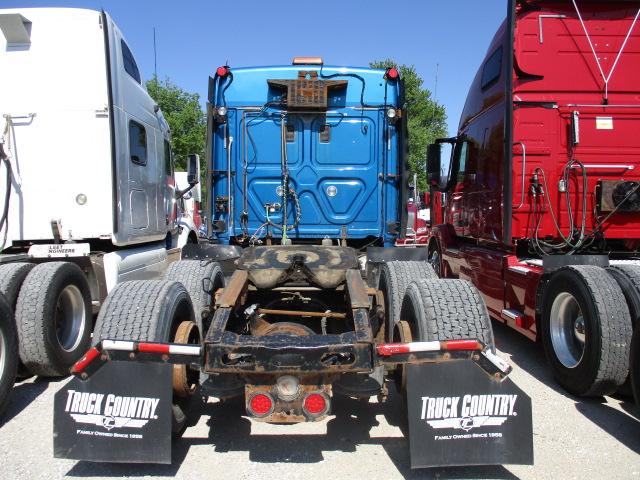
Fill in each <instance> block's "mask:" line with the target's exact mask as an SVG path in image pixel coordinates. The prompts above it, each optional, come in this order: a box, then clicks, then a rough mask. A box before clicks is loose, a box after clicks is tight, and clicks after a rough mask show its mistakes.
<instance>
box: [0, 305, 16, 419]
mask: <svg viewBox="0 0 640 480" xmlns="http://www.w3.org/2000/svg"><path fill="white" fill-rule="evenodd" d="M17 369H18V337H17V333H16V325H15V321H14V320H13V312H12V311H11V307H10V306H9V302H8V301H7V300H6V299H5V298H4V296H3V295H2V294H0V418H2V413H3V412H4V409H5V408H6V406H7V403H8V400H9V394H10V393H11V389H12V388H13V383H14V382H15V379H16V371H17Z"/></svg>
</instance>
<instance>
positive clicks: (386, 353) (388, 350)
mask: <svg viewBox="0 0 640 480" xmlns="http://www.w3.org/2000/svg"><path fill="white" fill-rule="evenodd" d="M443 350H444V351H446V350H482V344H481V343H480V342H478V341H477V340H446V341H443V342H438V341H433V342H411V343H381V344H379V345H376V351H377V353H378V355H380V356H381V357H391V356H393V355H398V354H401V353H415V352H439V351H443Z"/></svg>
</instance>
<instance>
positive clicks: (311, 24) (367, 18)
mask: <svg viewBox="0 0 640 480" xmlns="http://www.w3.org/2000/svg"><path fill="white" fill-rule="evenodd" d="M0 6H1V7H3V8H7V7H43V6H59V7H85V8H93V9H100V8H104V9H105V10H107V12H108V13H109V14H111V16H112V17H113V18H114V20H115V22H116V23H117V24H118V25H119V27H120V29H121V30H122V31H123V32H124V35H125V37H126V38H127V40H128V42H129V45H130V47H131V49H132V50H133V52H134V55H135V56H136V59H137V61H138V64H139V66H140V69H141V71H142V74H143V75H144V77H145V78H147V79H148V78H151V76H152V75H153V27H154V26H155V27H156V41H157V47H158V56H157V59H158V76H159V77H160V78H164V77H169V78H170V79H171V80H172V81H173V82H174V83H176V84H177V85H178V86H180V87H182V88H184V89H186V90H188V91H192V92H197V93H199V94H200V96H201V98H202V99H205V98H206V93H207V78H208V76H209V75H210V74H212V73H213V72H214V70H215V68H216V67H217V66H218V65H222V64H224V63H225V62H226V61H227V60H228V61H229V64H230V65H231V66H232V67H233V66H251V65H277V64H288V63H290V61H291V58H292V57H294V56H296V55H321V56H322V57H324V60H325V63H326V64H328V65H329V64H334V65H351V66H364V65H367V64H368V63H369V61H372V60H381V59H385V58H393V59H395V60H396V61H397V62H399V63H405V64H413V65H414V66H415V67H416V70H417V72H418V74H419V75H420V76H421V77H422V78H423V79H424V86H425V87H427V88H429V89H430V90H432V92H433V90H434V86H435V85H434V84H435V74H436V64H439V65H440V67H439V76H438V78H439V80H438V90H437V100H438V101H439V102H440V103H442V104H443V105H444V106H445V107H446V110H447V115H448V123H449V133H451V134H454V133H455V131H456V130H457V125H458V119H459V116H460V112H461V110H462V107H463V105H464V101H465V98H466V94H467V88H468V86H469V84H470V82H471V80H472V79H473V76H474V75H475V72H476V70H477V68H478V65H479V64H480V62H481V61H482V58H483V57H484V54H485V52H486V50H487V48H488V46H489V42H490V40H491V38H492V37H493V34H494V32H495V30H496V29H497V28H498V26H499V25H500V23H501V22H502V21H503V19H504V17H505V15H506V9H507V7H506V0H481V1H478V0H413V1H408V0H396V1H388V0H387V1H381V0H323V1H321V2H320V1H315V2H308V1H304V0H299V1H293V0H275V1H267V0H231V1H226V2H223V1H220V0H217V1H214V0H207V1H205V0H201V1H194V0H182V1H167V0H157V1H148V0H48V1H29V0H22V1H16V0H2V2H0ZM61 28H64V27H62V26H61Z"/></svg>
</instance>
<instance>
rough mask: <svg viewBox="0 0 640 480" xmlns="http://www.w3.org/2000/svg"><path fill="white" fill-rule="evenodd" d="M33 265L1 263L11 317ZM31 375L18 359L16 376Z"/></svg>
mask: <svg viewBox="0 0 640 480" xmlns="http://www.w3.org/2000/svg"><path fill="white" fill-rule="evenodd" d="M33 267H35V264H33V263H24V262H15V263H6V264H4V265H0V293H1V294H2V295H4V298H5V299H6V300H7V302H8V303H9V306H10V307H11V318H14V317H13V312H15V310H16V302H17V301H18V293H19V292H20V287H21V286H22V282H24V279H25V278H26V277H27V274H28V273H29V272H30V271H31V269H32V268H33ZM14 321H15V320H14ZM30 375H31V373H30V372H29V370H27V367H25V366H24V364H23V363H22V362H21V361H20V360H18V374H17V377H16V378H18V379H20V378H26V377H29V376H30Z"/></svg>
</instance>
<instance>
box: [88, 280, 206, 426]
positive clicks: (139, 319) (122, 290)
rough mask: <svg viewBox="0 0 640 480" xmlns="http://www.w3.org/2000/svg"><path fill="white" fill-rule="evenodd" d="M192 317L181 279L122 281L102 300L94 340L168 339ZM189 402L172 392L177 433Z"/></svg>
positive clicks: (184, 420) (187, 295) (167, 340)
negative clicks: (180, 325)
mask: <svg viewBox="0 0 640 480" xmlns="http://www.w3.org/2000/svg"><path fill="white" fill-rule="evenodd" d="M194 318H195V315H194V312H193V305H192V303H191V297H190V296H189V293H188V292H187V290H186V288H185V287H184V285H182V284H181V283H180V282H175V281H169V280H133V281H129V282H123V283H121V284H119V285H117V286H116V287H115V288H114V289H113V290H112V291H111V293H109V296H108V297H107V298H106V300H105V301H104V303H103V304H102V308H101V309H100V313H99V314H98V319H97V321H96V328H95V331H94V334H93V343H94V344H98V343H100V342H101V341H102V340H106V339H109V340H132V341H138V342H163V343H168V342H172V341H173V339H174V336H175V333H176V331H177V329H178V325H179V324H180V323H181V322H183V321H194ZM188 400H190V399H188ZM188 403H189V402H187V401H183V400H180V401H179V400H178V399H177V398H175V395H174V402H173V418H172V420H173V421H172V431H173V433H174V434H176V435H180V434H181V433H182V432H183V431H184V429H185V428H186V420H187V415H186V409H187V408H188V406H189V404H188Z"/></svg>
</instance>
